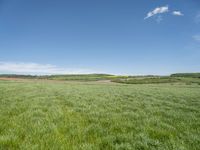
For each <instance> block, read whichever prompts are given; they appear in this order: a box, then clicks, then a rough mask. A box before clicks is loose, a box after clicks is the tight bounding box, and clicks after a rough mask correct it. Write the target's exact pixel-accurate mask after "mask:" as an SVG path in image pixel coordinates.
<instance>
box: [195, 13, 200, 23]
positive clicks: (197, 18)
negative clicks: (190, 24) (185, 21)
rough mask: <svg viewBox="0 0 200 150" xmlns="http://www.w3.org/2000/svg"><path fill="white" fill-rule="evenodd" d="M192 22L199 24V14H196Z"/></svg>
mask: <svg viewBox="0 0 200 150" xmlns="http://www.w3.org/2000/svg"><path fill="white" fill-rule="evenodd" d="M194 20H195V22H196V23H200V12H198V13H197V14H196V16H195V19H194Z"/></svg>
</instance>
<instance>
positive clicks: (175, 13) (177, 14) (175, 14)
mask: <svg viewBox="0 0 200 150" xmlns="http://www.w3.org/2000/svg"><path fill="white" fill-rule="evenodd" d="M172 15H174V16H183V13H182V12H180V11H173V12H172Z"/></svg>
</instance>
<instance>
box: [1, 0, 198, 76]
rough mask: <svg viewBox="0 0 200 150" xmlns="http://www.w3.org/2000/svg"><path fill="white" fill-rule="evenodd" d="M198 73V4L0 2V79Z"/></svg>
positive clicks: (175, 0) (182, 0)
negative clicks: (9, 75) (11, 75)
mask: <svg viewBox="0 0 200 150" xmlns="http://www.w3.org/2000/svg"><path fill="white" fill-rule="evenodd" d="M176 72H200V1H199V0H134V1H133V0H125V1H122V0H101V1H97V0H84V1H83V0H73V1H66V0H17V1H16V0H0V73H1V74H5V73H16V74H85V73H86V74H87V73H109V74H120V75H147V74H148V75H149V74H154V75H168V74H171V73H176Z"/></svg>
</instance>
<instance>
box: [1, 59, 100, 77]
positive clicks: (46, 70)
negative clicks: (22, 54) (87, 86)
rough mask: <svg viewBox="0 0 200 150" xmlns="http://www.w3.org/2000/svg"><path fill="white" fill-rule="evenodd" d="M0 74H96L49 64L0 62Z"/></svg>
mask: <svg viewBox="0 0 200 150" xmlns="http://www.w3.org/2000/svg"><path fill="white" fill-rule="evenodd" d="M0 73H16V74H34V75H42V74H86V73H97V72H93V71H91V70H89V69H70V68H68V69H67V68H61V67H58V66H55V65H51V64H38V63H21V62H19V63H18V62H17V63H16V62H0Z"/></svg>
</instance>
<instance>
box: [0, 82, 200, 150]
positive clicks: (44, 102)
mask: <svg viewBox="0 0 200 150" xmlns="http://www.w3.org/2000/svg"><path fill="white" fill-rule="evenodd" d="M199 108H200V85H197V84H194V85H185V84H180V85H179V84H174V85H172V84H152V85H151V84H149V85H146V84H142V85H134V84H133V85H129V84H125V85H124V84H114V83H113V84H99V83H75V82H74V83H67V82H63V83H62V82H59V83H57V82H56V83H53V82H24V81H21V82H14V81H0V149H2V150H4V149H70V150H71V149H72V150H73V149H77V150H79V149H84V150H89V149H91V150H95V149H102V150H104V149H127V150H128V149H138V150H149V149H160V150H167V149H168V150H172V149H177V150H189V149H191V150H198V149H199V147H200V109H199Z"/></svg>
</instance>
